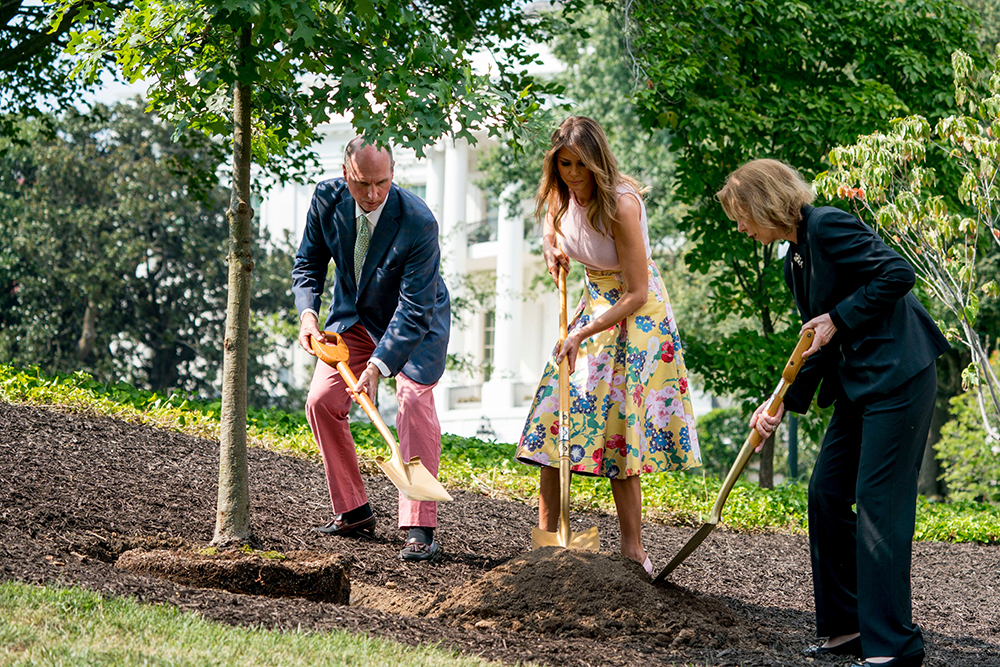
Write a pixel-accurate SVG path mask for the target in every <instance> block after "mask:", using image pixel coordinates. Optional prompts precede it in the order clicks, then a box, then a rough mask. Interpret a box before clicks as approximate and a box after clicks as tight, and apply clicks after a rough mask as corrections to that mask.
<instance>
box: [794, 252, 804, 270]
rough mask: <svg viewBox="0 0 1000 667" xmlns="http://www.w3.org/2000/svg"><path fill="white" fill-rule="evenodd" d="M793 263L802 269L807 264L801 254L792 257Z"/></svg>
mask: <svg viewBox="0 0 1000 667" xmlns="http://www.w3.org/2000/svg"><path fill="white" fill-rule="evenodd" d="M792 261H793V262H795V263H796V264H797V265H798V267H799V268H800V269H801V268H802V267H803V266H805V262H803V261H802V255H800V254H799V253H795V254H794V255H792Z"/></svg>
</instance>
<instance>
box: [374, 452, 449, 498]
mask: <svg viewBox="0 0 1000 667" xmlns="http://www.w3.org/2000/svg"><path fill="white" fill-rule="evenodd" d="M375 463H377V464H378V466H379V468H381V469H382V472H384V473H385V475H386V477H388V478H389V480H390V481H391V482H392V483H393V484H394V485H395V487H396V488H397V489H399V491H400V493H402V494H403V495H404V496H405V497H406V499H407V500H428V501H430V500H433V501H440V502H446V501H449V500H451V499H452V497H451V494H449V493H448V492H447V491H446V490H445V488H444V487H443V486H441V482H439V481H437V479H435V478H434V475H432V474H431V471H430V470H428V469H427V468H425V467H424V464H423V463H421V462H420V458H419V457H416V456H414V457H413V458H412V459H410V462H409V463H403V462H402V461H400V460H399V459H398V458H396V457H392V458H390V459H385V458H382V457H381V456H377V457H375Z"/></svg>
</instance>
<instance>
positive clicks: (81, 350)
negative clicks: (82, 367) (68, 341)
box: [76, 298, 97, 361]
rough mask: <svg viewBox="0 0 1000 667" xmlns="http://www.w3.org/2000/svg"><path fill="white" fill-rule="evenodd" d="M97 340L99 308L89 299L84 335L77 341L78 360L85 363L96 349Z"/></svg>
mask: <svg viewBox="0 0 1000 667" xmlns="http://www.w3.org/2000/svg"><path fill="white" fill-rule="evenodd" d="M96 340H97V306H96V305H94V300H93V299H90V298H88V299H87V309H86V310H85V311H84V313H83V333H81V334H80V339H79V340H78V341H76V358H77V359H79V360H80V361H83V360H84V359H86V358H87V357H88V356H90V353H91V352H92V351H93V349H94V341H96Z"/></svg>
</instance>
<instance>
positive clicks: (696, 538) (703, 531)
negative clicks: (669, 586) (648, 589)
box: [653, 523, 719, 586]
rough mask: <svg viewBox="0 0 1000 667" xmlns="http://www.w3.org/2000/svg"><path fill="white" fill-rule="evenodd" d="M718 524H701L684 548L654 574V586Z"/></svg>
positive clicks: (681, 561) (682, 560)
mask: <svg viewBox="0 0 1000 667" xmlns="http://www.w3.org/2000/svg"><path fill="white" fill-rule="evenodd" d="M717 525H719V524H717V523H706V524H703V525H702V527H701V528H699V529H698V532H697V533H695V534H694V535H693V536H692V537H691V539H690V540H688V541H687V544H685V545H684V548H682V549H681V550H680V552H679V553H678V554H677V555H676V556H674V558H673V560H671V561H670V562H669V563H667V565H666V567H664V568H663V569H662V570H660V573H659V574H658V575H656V579H653V585H654V586H656V585H658V584H660V583H662V582H663V581H665V580H666V578H667V575H668V574H670V573H671V572H673V571H674V570H675V569H677V566H678V565H680V564H681V563H683V562H684V559H685V558H687V557H688V556H690V555H691V552H692V551H694V550H695V549H697V548H698V545H699V544H701V543H702V542H704V541H705V538H706V537H708V534H709V533H711V532H712V531H713V530H715V527H716V526H717Z"/></svg>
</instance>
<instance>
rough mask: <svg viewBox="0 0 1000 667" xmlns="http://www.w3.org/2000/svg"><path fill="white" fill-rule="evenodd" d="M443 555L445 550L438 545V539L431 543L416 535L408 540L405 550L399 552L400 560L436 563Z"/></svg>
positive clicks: (404, 546)
mask: <svg viewBox="0 0 1000 667" xmlns="http://www.w3.org/2000/svg"><path fill="white" fill-rule="evenodd" d="M442 556H444V550H442V549H441V547H440V546H438V543H437V540H434V541H432V542H431V543H430V544H424V543H423V542H421V541H420V540H418V539H416V538H415V537H411V538H410V539H408V540H406V544H405V545H403V550H402V551H400V552H399V560H407V561H413V562H421V561H425V562H428V563H434V562H437V561H438V560H440V559H441V557H442Z"/></svg>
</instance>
